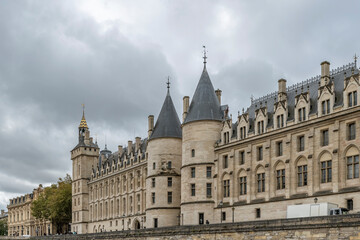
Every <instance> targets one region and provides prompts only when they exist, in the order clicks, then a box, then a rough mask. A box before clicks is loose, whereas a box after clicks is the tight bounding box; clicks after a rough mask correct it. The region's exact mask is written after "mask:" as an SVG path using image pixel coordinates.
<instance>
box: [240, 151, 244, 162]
mask: <svg viewBox="0 0 360 240" xmlns="http://www.w3.org/2000/svg"><path fill="white" fill-rule="evenodd" d="M239 158H240V165H243V164H244V163H245V151H240V152H239Z"/></svg>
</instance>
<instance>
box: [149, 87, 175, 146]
mask: <svg viewBox="0 0 360 240" xmlns="http://www.w3.org/2000/svg"><path fill="white" fill-rule="evenodd" d="M165 137H173V138H181V123H180V120H179V117H178V115H177V113H176V110H175V106H174V103H173V101H172V99H171V96H170V91H169V88H168V92H167V95H166V97H165V101H164V104H163V106H162V108H161V111H160V114H159V117H158V119H157V121H156V124H155V127H154V130H153V132H152V134H151V136H150V140H152V139H155V138H165Z"/></svg>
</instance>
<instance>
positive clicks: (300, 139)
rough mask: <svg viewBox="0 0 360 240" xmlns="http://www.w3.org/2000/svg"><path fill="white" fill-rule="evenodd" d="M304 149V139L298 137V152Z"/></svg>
mask: <svg viewBox="0 0 360 240" xmlns="http://www.w3.org/2000/svg"><path fill="white" fill-rule="evenodd" d="M304 149H305V137H304V136H299V137H298V152H302V151H304Z"/></svg>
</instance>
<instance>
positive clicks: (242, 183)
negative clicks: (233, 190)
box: [239, 170, 247, 196]
mask: <svg viewBox="0 0 360 240" xmlns="http://www.w3.org/2000/svg"><path fill="white" fill-rule="evenodd" d="M246 194H247V177H246V172H245V170H243V171H241V172H240V174H239V195H240V196H242V195H246Z"/></svg>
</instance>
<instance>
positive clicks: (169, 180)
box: [168, 177, 172, 187]
mask: <svg viewBox="0 0 360 240" xmlns="http://www.w3.org/2000/svg"><path fill="white" fill-rule="evenodd" d="M168 187H172V177H168Z"/></svg>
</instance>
